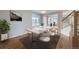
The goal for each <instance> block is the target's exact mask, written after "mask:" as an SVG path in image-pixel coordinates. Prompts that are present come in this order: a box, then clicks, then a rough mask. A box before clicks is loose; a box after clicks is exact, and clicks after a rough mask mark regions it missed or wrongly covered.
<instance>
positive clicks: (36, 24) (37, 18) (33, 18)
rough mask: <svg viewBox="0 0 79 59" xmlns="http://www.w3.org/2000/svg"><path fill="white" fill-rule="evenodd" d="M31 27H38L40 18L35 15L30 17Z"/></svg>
mask: <svg viewBox="0 0 79 59" xmlns="http://www.w3.org/2000/svg"><path fill="white" fill-rule="evenodd" d="M32 26H40V16H39V15H37V14H33V15H32Z"/></svg>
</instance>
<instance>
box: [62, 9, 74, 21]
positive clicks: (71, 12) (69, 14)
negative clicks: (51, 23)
mask: <svg viewBox="0 0 79 59" xmlns="http://www.w3.org/2000/svg"><path fill="white" fill-rule="evenodd" d="M73 12H75V10H74V11H72V12H71V13H70V14H68V15H67V16H66V17H65V18H64V19H63V20H62V21H64V20H65V19H66V18H68V17H69V16H70V15H71V14H72V13H73Z"/></svg>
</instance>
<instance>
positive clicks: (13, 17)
mask: <svg viewBox="0 0 79 59" xmlns="http://www.w3.org/2000/svg"><path fill="white" fill-rule="evenodd" d="M10 20H11V21H22V17H21V16H20V15H19V13H17V12H15V11H10Z"/></svg>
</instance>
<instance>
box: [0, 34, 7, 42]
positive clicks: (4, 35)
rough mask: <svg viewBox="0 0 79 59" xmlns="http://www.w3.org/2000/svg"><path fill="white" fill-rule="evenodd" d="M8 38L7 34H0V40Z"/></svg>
mask: <svg viewBox="0 0 79 59" xmlns="http://www.w3.org/2000/svg"><path fill="white" fill-rule="evenodd" d="M6 39H8V35H7V34H1V40H0V41H4V40H6Z"/></svg>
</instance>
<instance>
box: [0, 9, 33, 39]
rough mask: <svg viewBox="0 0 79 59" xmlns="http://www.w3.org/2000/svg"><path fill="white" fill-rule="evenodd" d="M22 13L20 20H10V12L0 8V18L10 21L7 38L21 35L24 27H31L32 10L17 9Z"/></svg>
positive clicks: (24, 29)
mask: <svg viewBox="0 0 79 59" xmlns="http://www.w3.org/2000/svg"><path fill="white" fill-rule="evenodd" d="M17 11H18V12H20V13H21V14H22V22H21V21H10V14H9V11H8V10H4V11H3V10H0V19H6V20H8V21H9V22H10V31H9V38H12V37H16V36H19V35H22V34H24V33H25V32H26V28H28V27H32V11H29V10H17Z"/></svg>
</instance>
